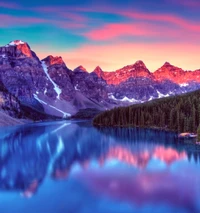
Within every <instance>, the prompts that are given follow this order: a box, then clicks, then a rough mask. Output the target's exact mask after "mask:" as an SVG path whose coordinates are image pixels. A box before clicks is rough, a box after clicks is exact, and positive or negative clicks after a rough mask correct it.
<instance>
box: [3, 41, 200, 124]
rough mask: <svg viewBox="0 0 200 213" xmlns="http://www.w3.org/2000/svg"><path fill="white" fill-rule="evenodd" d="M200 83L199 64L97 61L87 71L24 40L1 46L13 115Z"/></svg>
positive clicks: (133, 98)
mask: <svg viewBox="0 0 200 213" xmlns="http://www.w3.org/2000/svg"><path fill="white" fill-rule="evenodd" d="M199 88H200V69H199V70H195V71H185V70H183V69H181V68H179V67H176V66H174V65H171V64H170V63H168V62H166V63H164V64H163V66H162V67H160V68H159V69H158V70H156V71H155V72H150V71H149V70H148V68H147V67H146V66H145V64H144V62H143V61H137V62H135V63H134V64H132V65H128V66H125V67H123V68H121V69H118V70H116V71H113V72H106V71H103V70H102V69H101V68H100V67H99V66H97V67H96V68H95V69H94V71H92V72H88V71H87V70H86V69H85V68H84V67H83V66H79V67H77V68H76V69H74V70H71V69H69V68H68V67H67V66H66V64H65V62H64V61H63V59H62V57H54V56H52V55H50V56H47V57H46V58H44V59H42V60H40V59H39V58H38V56H37V54H36V53H35V52H34V51H32V50H31V48H30V46H29V45H28V43H26V42H23V41H21V40H15V41H12V42H10V43H9V44H7V45H5V46H2V47H0V109H1V111H2V112H3V113H5V114H6V115H8V116H11V117H15V118H30V119H33V120H40V119H44V118H45V117H51V118H52V116H53V117H54V118H69V117H71V116H74V115H76V114H77V113H80V112H81V111H82V110H86V111H87V110H91V109H92V110H93V109H95V110H97V111H104V110H106V109H111V108H114V107H117V106H127V105H130V104H135V103H143V102H147V101H150V100H153V99H157V98H162V97H167V96H172V95H177V94H182V93H186V92H190V91H194V90H197V89H199Z"/></svg>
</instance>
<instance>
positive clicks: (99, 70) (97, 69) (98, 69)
mask: <svg viewBox="0 0 200 213" xmlns="http://www.w3.org/2000/svg"><path fill="white" fill-rule="evenodd" d="M96 71H97V72H102V69H101V67H100V66H97V67H96V68H95V69H94V72H96Z"/></svg>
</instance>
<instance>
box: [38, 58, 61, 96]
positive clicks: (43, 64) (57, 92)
mask: <svg viewBox="0 0 200 213" xmlns="http://www.w3.org/2000/svg"><path fill="white" fill-rule="evenodd" d="M42 67H43V70H44V72H45V74H46V76H47V78H48V79H49V80H50V81H51V83H52V84H53V86H54V90H55V92H56V94H57V98H58V99H60V94H61V93H62V90H61V89H60V88H59V86H58V85H57V84H56V83H55V82H54V81H53V80H52V79H51V77H50V75H49V73H48V67H47V65H46V63H45V61H42Z"/></svg>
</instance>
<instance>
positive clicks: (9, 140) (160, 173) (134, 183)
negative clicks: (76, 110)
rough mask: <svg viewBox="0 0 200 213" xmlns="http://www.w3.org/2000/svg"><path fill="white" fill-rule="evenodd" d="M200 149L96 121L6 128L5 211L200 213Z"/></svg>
mask: <svg viewBox="0 0 200 213" xmlns="http://www.w3.org/2000/svg"><path fill="white" fill-rule="evenodd" d="M186 142H187V141H186ZM199 147H200V146H194V145H191V144H189V143H183V141H179V142H178V141H177V139H176V138H175V135H174V134H173V133H166V132H161V131H156V130H147V129H146V130H145V129H129V128H126V129H122V128H114V129H110V128H101V129H95V128H93V127H92V126H91V124H90V123H89V122H72V123H68V122H49V123H44V124H42V123H38V124H29V125H26V126H18V127H9V128H2V129H1V130H0V212H1V213H13V212H15V213H23V212H29V213H35V212H37V213H45V212H48V213H53V212H54V213H55V212H56V213H63V212H113V213H118V212H137V213H138V212H145V213H146V212H166V213H168V212H176V213H177V212H195V213H196V212H200V205H199V204H198V200H199V199H198V198H199V197H200V171H199V162H200V161H199V159H200V158H199V157H200V154H199V153H200V148H199Z"/></svg>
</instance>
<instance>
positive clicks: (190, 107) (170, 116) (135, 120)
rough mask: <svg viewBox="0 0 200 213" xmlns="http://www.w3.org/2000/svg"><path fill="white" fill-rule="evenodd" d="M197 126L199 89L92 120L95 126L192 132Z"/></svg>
mask: <svg viewBox="0 0 200 213" xmlns="http://www.w3.org/2000/svg"><path fill="white" fill-rule="evenodd" d="M199 123H200V90H197V91H195V92H190V93H186V94H183V95H177V96H172V97H167V98H162V99H156V100H153V101H150V102H146V103H143V104H135V105H131V106H128V107H118V108H114V109H111V110H108V111H105V112H103V113H101V114H99V115H97V116H96V117H95V118H94V119H93V124H94V125H95V126H124V127H125V126H133V127H148V128H159V129H165V130H173V131H177V132H194V133H195V132H197V127H198V126H199Z"/></svg>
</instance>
